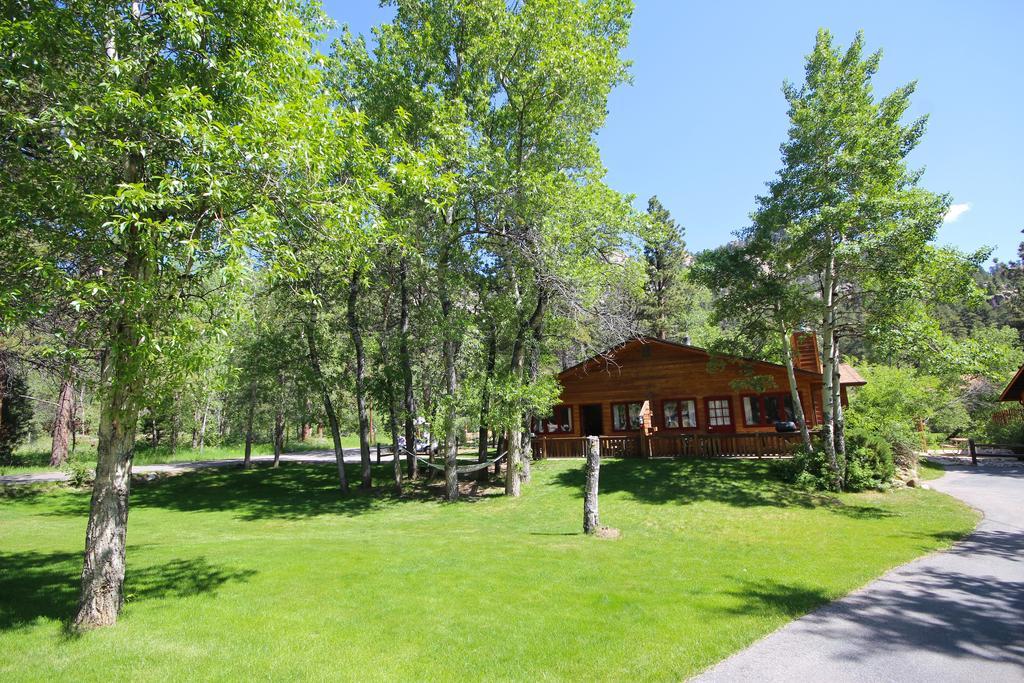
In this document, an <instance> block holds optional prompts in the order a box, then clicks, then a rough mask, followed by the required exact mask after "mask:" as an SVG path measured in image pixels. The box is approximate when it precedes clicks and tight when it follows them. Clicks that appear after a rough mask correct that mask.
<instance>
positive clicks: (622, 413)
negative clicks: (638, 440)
mask: <svg viewBox="0 0 1024 683" xmlns="http://www.w3.org/2000/svg"><path fill="white" fill-rule="evenodd" d="M643 410H644V404H643V403H640V402H634V403H613V404H612V429H614V430H615V431H617V432H627V431H630V430H633V429H640V428H641V427H643V426H644V418H643Z"/></svg>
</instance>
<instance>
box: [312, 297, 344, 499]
mask: <svg viewBox="0 0 1024 683" xmlns="http://www.w3.org/2000/svg"><path fill="white" fill-rule="evenodd" d="M306 344H307V345H308V346H309V364H310V367H311V368H312V370H313V376H314V378H315V379H316V383H317V386H318V387H319V389H320V396H321V397H322V399H323V402H324V412H325V413H327V421H328V422H329V423H330V425H331V437H332V438H333V439H334V459H335V460H336V461H337V464H338V486H339V488H340V489H341V492H342V493H348V478H347V477H346V476H345V450H344V449H343V448H342V447H341V429H339V427H338V416H337V415H336V414H335V413H334V405H333V404H332V402H331V392H330V391H329V390H328V388H327V381H326V380H325V379H324V373H323V368H322V367H321V365H320V355H319V353H318V350H317V344H316V317H315V314H314V317H313V320H312V321H309V322H307V323H306Z"/></svg>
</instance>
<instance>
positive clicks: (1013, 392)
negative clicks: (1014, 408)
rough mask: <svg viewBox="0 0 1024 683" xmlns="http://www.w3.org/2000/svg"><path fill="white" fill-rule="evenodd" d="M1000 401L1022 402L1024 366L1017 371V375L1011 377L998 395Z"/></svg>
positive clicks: (1023, 399) (1023, 397)
mask: <svg viewBox="0 0 1024 683" xmlns="http://www.w3.org/2000/svg"><path fill="white" fill-rule="evenodd" d="M999 400H1000V401H1024V365H1022V366H1020V367H1019V368H1018V369H1017V374H1015V375H1014V376H1013V379H1011V380H1010V383H1009V384H1007V385H1006V388H1005V389H1003V393H1002V394H1000V395H999Z"/></svg>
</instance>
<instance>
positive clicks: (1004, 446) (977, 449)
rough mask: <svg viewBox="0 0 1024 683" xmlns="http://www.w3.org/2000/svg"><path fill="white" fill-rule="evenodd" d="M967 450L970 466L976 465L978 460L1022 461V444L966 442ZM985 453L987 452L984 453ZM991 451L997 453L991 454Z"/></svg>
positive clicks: (1023, 451)
mask: <svg viewBox="0 0 1024 683" xmlns="http://www.w3.org/2000/svg"><path fill="white" fill-rule="evenodd" d="M967 448H968V450H969V451H970V453H971V464H972V465H977V464H978V458H1013V457H1016V458H1017V459H1018V460H1024V444H1019V443H975V442H974V439H968V440H967ZM986 451H987V452H986ZM992 451H999V452H997V453H993V452H992ZM1007 451H1009V452H1007Z"/></svg>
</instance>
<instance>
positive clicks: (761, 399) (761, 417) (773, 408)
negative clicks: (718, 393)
mask: <svg viewBox="0 0 1024 683" xmlns="http://www.w3.org/2000/svg"><path fill="white" fill-rule="evenodd" d="M795 415H796V412H795V411H794V410H793V397H792V396H790V395H789V394H762V395H760V396H744V397H743V420H744V422H745V423H746V425H747V426H748V427H763V426H769V425H773V424H775V423H776V422H777V421H792V420H794V419H795V417H794V416H795Z"/></svg>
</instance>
